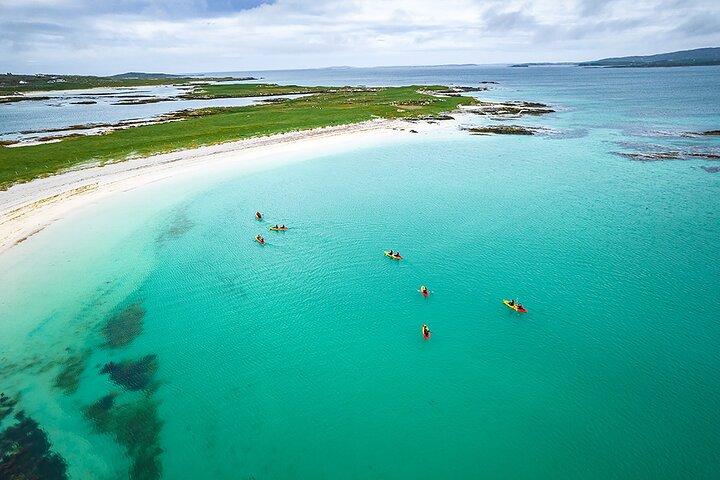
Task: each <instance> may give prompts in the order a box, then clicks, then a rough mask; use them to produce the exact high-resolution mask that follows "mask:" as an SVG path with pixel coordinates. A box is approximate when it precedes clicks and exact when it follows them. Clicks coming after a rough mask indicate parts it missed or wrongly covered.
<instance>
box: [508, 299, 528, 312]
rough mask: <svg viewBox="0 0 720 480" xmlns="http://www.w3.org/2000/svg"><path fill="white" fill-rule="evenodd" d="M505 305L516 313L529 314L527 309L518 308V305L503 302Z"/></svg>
mask: <svg viewBox="0 0 720 480" xmlns="http://www.w3.org/2000/svg"><path fill="white" fill-rule="evenodd" d="M503 303H504V304H505V305H507V307H508V308H512V309H513V310H515V311H516V312H520V313H527V310H525V307H518V306H517V304H515V305H510V300H503Z"/></svg>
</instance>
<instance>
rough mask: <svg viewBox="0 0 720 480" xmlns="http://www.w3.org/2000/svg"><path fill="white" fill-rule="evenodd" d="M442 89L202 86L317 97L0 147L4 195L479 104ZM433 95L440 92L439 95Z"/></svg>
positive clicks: (224, 92)
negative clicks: (114, 167) (195, 151)
mask: <svg viewBox="0 0 720 480" xmlns="http://www.w3.org/2000/svg"><path fill="white" fill-rule="evenodd" d="M443 90H447V87H444V86H417V85H413V86H404V87H385V88H365V87H297V86H281V85H272V84H241V83H237V84H235V83H231V84H218V85H204V86H201V87H197V88H196V89H195V90H194V93H192V94H194V95H198V96H201V97H202V98H218V97H235V96H236V97H241V96H264V95H286V94H289V93H306V94H307V93H311V94H310V95H308V96H303V97H300V98H295V99H288V100H285V101H281V102H272V103H264V104H260V105H251V106H245V107H222V108H221V107H213V108H204V109H199V110H190V111H184V112H177V113H175V114H171V115H169V116H168V117H166V119H165V120H166V121H164V122H161V123H156V124H152V125H143V126H135V127H131V128H125V129H119V130H113V131H110V132H108V133H106V134H104V135H88V136H74V137H72V138H67V139H63V140H60V141H55V142H52V143H42V144H37V145H26V146H15V147H11V146H0V189H7V188H8V187H10V186H11V185H12V184H14V183H21V182H27V181H30V180H32V179H35V178H39V177H44V176H48V175H52V174H55V173H58V172H60V171H63V170H66V169H68V168H72V167H77V166H79V165H83V164H104V163H108V162H117V161H122V160H127V159H130V158H137V157H143V156H150V155H154V154H159V153H166V152H172V151H177V150H182V149H187V148H194V147H200V146H205V145H214V144H220V143H224V142H230V141H234V140H241V139H245V138H250V137H257V136H263V135H273V134H278V133H286V132H292V131H300V130H308V129H313V128H318V127H327V126H335V125H347V124H353V123H360V122H364V121H368V120H373V119H377V118H385V119H393V118H417V117H428V116H432V115H438V114H441V113H443V112H449V111H452V110H455V109H456V108H458V106H459V105H461V104H464V105H471V104H474V103H476V101H475V99H473V98H471V97H465V96H443V95H438V94H437V92H441V91H443ZM434 93H435V94H434Z"/></svg>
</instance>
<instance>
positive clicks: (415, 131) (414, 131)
mask: <svg viewBox="0 0 720 480" xmlns="http://www.w3.org/2000/svg"><path fill="white" fill-rule="evenodd" d="M410 133H418V132H417V130H410Z"/></svg>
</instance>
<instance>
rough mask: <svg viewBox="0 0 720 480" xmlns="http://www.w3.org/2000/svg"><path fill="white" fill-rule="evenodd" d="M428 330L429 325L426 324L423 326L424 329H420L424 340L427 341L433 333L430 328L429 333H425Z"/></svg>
mask: <svg viewBox="0 0 720 480" xmlns="http://www.w3.org/2000/svg"><path fill="white" fill-rule="evenodd" d="M426 328H427V325H425V324H424V323H423V326H422V328H421V329H420V331H421V332H422V336H423V338H424V339H425V340H430V333H431V332H430V329H429V328H428V329H427V333H425V329H426Z"/></svg>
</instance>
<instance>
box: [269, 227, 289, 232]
mask: <svg viewBox="0 0 720 480" xmlns="http://www.w3.org/2000/svg"><path fill="white" fill-rule="evenodd" d="M270 230H275V231H276V232H284V231H285V230H287V227H270Z"/></svg>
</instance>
